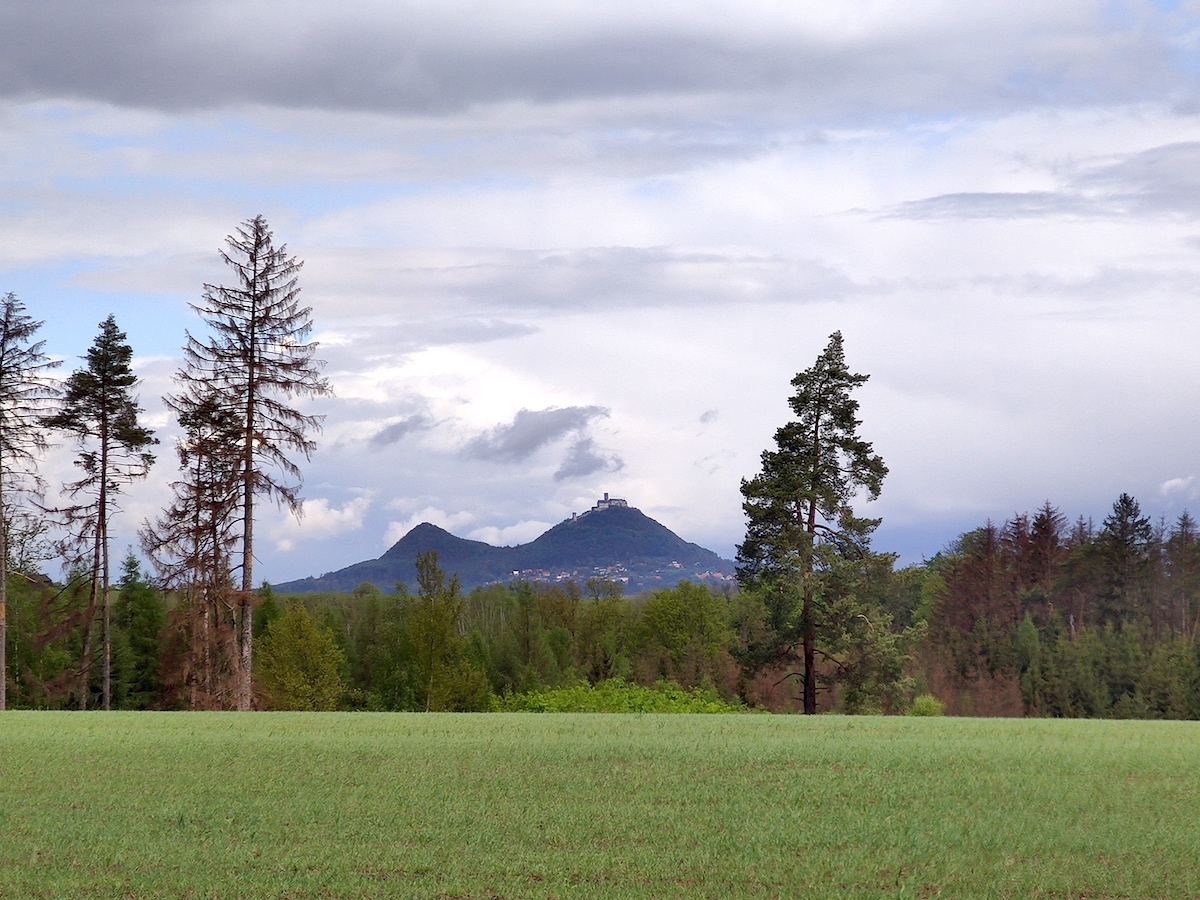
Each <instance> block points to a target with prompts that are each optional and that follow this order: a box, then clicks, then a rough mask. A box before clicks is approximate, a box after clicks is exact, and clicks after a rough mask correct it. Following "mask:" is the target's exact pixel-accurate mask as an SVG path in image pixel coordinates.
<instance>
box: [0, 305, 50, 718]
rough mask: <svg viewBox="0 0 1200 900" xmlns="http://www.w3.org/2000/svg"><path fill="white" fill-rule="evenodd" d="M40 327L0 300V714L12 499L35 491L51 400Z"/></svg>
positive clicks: (4, 694)
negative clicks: (43, 421)
mask: <svg viewBox="0 0 1200 900" xmlns="http://www.w3.org/2000/svg"><path fill="white" fill-rule="evenodd" d="M42 324H43V323H41V322H38V321H35V320H34V319H33V318H32V317H30V316H28V315H26V313H25V305H24V304H23V303H21V301H20V300H18V299H17V297H16V295H15V294H13V293H12V292H9V293H7V294H5V295H4V296H3V297H2V298H0V516H2V517H3V520H2V521H0V710H4V709H6V708H7V706H8V575H9V563H10V561H11V560H12V558H13V556H14V553H13V542H12V540H11V539H12V537H13V525H14V523H15V522H16V521H17V519H18V518H19V517H20V513H19V512H18V510H17V506H16V504H15V503H14V502H13V496H14V495H15V494H18V493H21V492H24V491H28V490H30V489H33V490H37V489H39V488H40V486H41V480H40V479H39V478H38V475H37V458H38V457H37V455H38V452H39V451H41V450H43V449H45V446H46V437H45V431H44V430H43V429H42V426H41V417H42V415H43V414H44V413H45V412H46V408H47V405H48V404H49V403H50V402H51V401H52V400H53V399H54V398H55V397H56V396H57V389H56V386H55V384H54V382H53V381H52V380H51V379H50V377H49V373H50V370H51V369H53V368H54V367H55V366H57V365H58V363H57V362H54V361H51V360H49V359H47V358H46V355H45V353H44V352H43V351H44V348H45V342H44V341H34V340H33V336H34V335H35V334H36V333H37V331H38V329H39V328H41V327H42Z"/></svg>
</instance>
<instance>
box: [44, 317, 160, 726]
mask: <svg viewBox="0 0 1200 900" xmlns="http://www.w3.org/2000/svg"><path fill="white" fill-rule="evenodd" d="M132 359H133V350H132V348H131V347H130V346H129V344H127V343H126V342H125V333H124V332H123V331H121V330H120V329H118V328H117V323H116V320H115V319H114V318H113V316H111V315H110V316H109V317H108V318H106V319H105V320H104V321H103V322H101V323H100V333H99V334H98V335H97V336H96V339H95V341H94V342H93V344H92V346H91V348H90V349H89V350H88V352H87V356H85V357H84V360H85V361H86V363H87V365H86V366H85V367H84V368H82V369H77V370H76V371H75V372H73V373H72V374H71V377H70V378H68V379H67V383H66V389H65V391H64V395H63V401H62V406H61V408H60V409H59V410H58V412H56V413H55V414H54V415H51V416H49V417H47V418H46V419H44V420H43V421H44V424H45V425H47V426H48V427H50V428H54V429H57V430H60V431H64V432H66V433H67V434H69V435H70V436H71V437H73V438H74V439H75V442H76V444H77V446H78V448H79V455H78V457H77V458H76V460H75V465H76V466H78V467H79V468H80V469H81V470H82V471H83V477H82V478H80V479H79V480H78V481H74V482H70V483H68V484H65V485H64V486H63V487H64V489H65V490H66V491H67V493H68V494H69V495H70V496H71V497H72V498H80V497H83V498H84V500H83V502H80V503H77V504H75V505H73V506H69V507H67V508H66V509H64V510H62V512H64V513H65V514H66V518H67V523H68V525H69V526H72V530H73V533H74V538H75V541H76V543H77V546H79V547H80V548H87V550H86V552H89V553H90V563H91V572H90V575H89V578H90V581H89V584H90V590H89V600H88V607H87V611H86V613H85V618H84V623H83V624H84V638H83V651H82V657H81V665H80V674H79V708H80V709H86V708H87V695H88V675H89V673H90V669H91V657H92V631H93V627H94V620H95V615H96V610H97V608H98V607H99V606H101V605H103V613H104V617H103V623H104V624H103V635H104V638H103V639H104V675H103V689H102V690H103V704H104V708H105V709H109V708H110V707H111V702H112V683H111V675H112V673H111V668H112V605H111V602H110V598H109V591H108V587H109V561H108V523H109V517H110V516H111V515H112V513H113V512H114V511H115V510H116V509H117V501H116V498H117V497H118V495H119V494H120V492H121V488H122V485H124V484H127V483H129V482H131V481H135V480H137V479H141V478H145V477H146V475H147V473H148V472H149V470H150V466H151V464H152V463H153V462H154V455H153V454H152V453H151V452H150V450H149V448H150V447H151V446H152V445H154V444H157V443H158V440H157V439H156V438H155V437H154V433H153V432H152V431H150V430H149V429H147V428H144V427H143V426H141V425H140V424H138V414H139V413H140V412H141V411H142V410H141V408H140V407H139V406H138V405H137V400H136V398H135V397H134V396H133V393H132V391H133V388H134V387H135V386H136V385H137V377H136V376H135V375H134V374H133V369H132V366H131V362H132Z"/></svg>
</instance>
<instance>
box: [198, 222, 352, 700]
mask: <svg viewBox="0 0 1200 900" xmlns="http://www.w3.org/2000/svg"><path fill="white" fill-rule="evenodd" d="M221 258H222V260H223V261H224V262H225V264H226V265H227V266H229V268H230V270H231V271H232V273H233V279H232V280H233V283H232V284H231V285H224V284H221V285H212V284H206V285H205V286H204V296H203V299H202V300H201V302H200V303H198V304H192V308H193V309H195V310H196V312H197V313H199V315H200V317H201V318H202V319H204V321H205V323H206V324H207V325H208V328H209V334H208V335H207V336H206V337H205V338H204V339H203V340H202V339H199V338H196V337H195V336H193V335H192V334H190V333H189V334H188V337H187V344H186V346H185V347H184V370H183V372H182V373H181V375H180V377H179V383H180V385H181V388H182V389H183V390H184V391H185V392H192V393H193V394H194V395H195V396H197V397H212V398H213V399H214V401H215V402H216V403H217V404H218V405H219V406H220V408H221V409H223V410H227V411H228V412H230V413H231V414H232V415H234V416H235V417H236V419H237V423H238V433H237V437H236V439H235V440H234V441H233V443H232V445H231V446H230V447H229V448H228V451H229V453H230V459H231V462H232V464H233V465H234V466H235V467H236V471H237V477H238V480H239V497H238V505H239V510H238V512H239V513H240V517H241V521H240V528H239V531H240V534H239V542H240V551H241V553H240V555H241V562H240V565H239V566H238V568H239V569H240V576H241V577H240V581H241V590H240V593H239V595H238V604H237V605H238V617H239V653H240V665H239V670H238V690H237V708H238V709H241V710H248V709H250V706H251V701H252V691H251V648H252V646H253V638H254V635H253V624H252V623H253V616H252V614H251V613H252V605H253V589H254V501H255V498H256V497H257V496H260V495H261V496H265V497H268V498H270V499H273V500H275V501H276V502H278V503H281V504H283V505H284V506H286V507H287V508H288V509H289V510H291V511H292V512H293V513H295V514H299V513H300V511H301V504H300V496H299V489H300V469H299V467H298V466H297V465H296V463H295V462H294V461H293V459H292V456H291V455H290V454H300V455H301V456H303V457H304V458H305V459H306V460H307V459H309V458H310V457H311V455H312V451H313V449H314V447H315V443H314V441H313V440H312V438H311V437H310V435H311V434H312V433H313V432H315V431H318V430H319V429H320V426H321V421H322V417H321V416H315V415H309V414H305V413H302V412H301V411H300V410H298V409H297V408H296V407H295V406H294V405H292V404H293V401H294V399H295V398H297V397H301V396H310V397H311V396H321V395H325V394H329V393H331V390H330V386H329V382H328V381H326V380H325V379H324V378H323V377H322V375H321V367H322V365H323V364H322V363H321V362H320V361H319V360H316V359H314V358H313V354H314V353H315V351H316V344H315V343H309V342H308V340H307V339H308V336H309V334H310V332H311V330H312V321H311V318H310V315H311V313H312V309H311V307H307V306H301V305H300V286H299V272H300V268H301V266H302V265H303V263H302V262H301V261H299V260H297V259H295V258H294V257H292V256H289V255H288V253H287V247H286V245H282V244H281V245H280V246H278V247H276V246H275V245H274V243H273V235H272V234H271V230H270V229H269V228H268V227H267V222H266V220H265V219H264V218H263V217H262V216H255V217H254V218H253V219H249V220H247V221H246V222H243V223H242V224H241V225H240V226H238V228H237V230H236V232H235V233H234V234H232V235H229V236H228V237H227V238H226V239H225V249H224V250H222V251H221Z"/></svg>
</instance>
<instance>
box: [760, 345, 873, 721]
mask: <svg viewBox="0 0 1200 900" xmlns="http://www.w3.org/2000/svg"><path fill="white" fill-rule="evenodd" d="M867 378H868V376H866V375H858V374H854V373H852V372H850V370H849V369H848V368H847V367H846V360H845V355H844V353H843V350H842V335H841V332H834V333H833V334H832V335H831V336H830V338H829V344H828V346H827V347H826V348H825V350H824V352H822V353H821V355H820V356H819V357H818V358H817V361H816V362H815V363H814V364H813V366H812V367H811V368H809V369H806V370H804V371H803V372H800V373H799V374H798V375H796V377H795V378H793V379H792V387H794V388H795V389H796V392H795V393H794V394H793V395H792V397H791V399H789V401H788V404H789V406H790V407H791V409H792V413H793V414H794V415H795V418H794V419H793V420H792V421H790V422H787V423H786V424H785V425H783V426H782V427H780V428H779V429H778V430H777V431H776V432H775V449H774V450H764V451H763V454H762V470H761V472H759V474H758V475H756V476H754V478H752V479H750V480H749V481H746V480H743V481H742V496H743V498H744V502H743V504H742V508H743V509H744V510H745V513H746V516H747V519H748V524H747V528H746V540H745V541H744V542H743V543H742V544H741V546H739V547H738V579H739V581H740V582H741V583H742V585H743V586H744V587H747V588H761V589H763V590H764V591H765V593H766V594H767V596H768V598H769V602H770V605H771V607H772V609H771V614H770V619H771V623H770V624H771V626H772V633H773V635H774V637H775V639H774V640H773V641H772V642H771V643H772V644H773V646H771V647H769V648H764V650H765V656H764V660H763V661H765V659H766V658H770V657H774V658H775V659H776V661H783V660H784V659H786V658H788V657H791V656H794V655H795V654H796V649H797V648H796V645H797V644H799V650H800V654H799V656H800V659H801V661H802V665H803V671H802V676H803V679H804V695H803V703H804V712H805V713H806V714H810V715H811V714H812V713H815V712H816V711H817V688H816V655H817V632H818V627H819V625H820V624H821V622H820V620H821V618H822V616H823V615H824V614H826V613H828V612H831V611H832V610H834V609H835V608H837V607H838V606H839V603H838V601H839V600H841V599H842V598H840V597H835V596H833V595H832V593H831V592H830V591H828V590H826V591H824V592H823V590H822V585H821V584H819V583H818V577H817V576H818V574H819V570H820V569H822V568H825V569H826V570H831V569H832V568H834V567H836V565H837V562H836V560H837V558H838V557H841V558H847V557H862V556H864V555H865V554H866V552H867V542H868V538H869V535H870V533H871V531H873V530H874V528H875V527H876V526H877V525H878V522H877V521H875V520H867V519H858V518H855V517H854V515H853V513H852V512H851V510H850V501H851V500H852V499H853V498H854V497H855V496H856V494H857V493H858V492H859V491H863V490H865V491H866V493H867V496H868V497H869V498H870V499H872V500H873V499H875V498H876V497H878V496H879V491H880V487H881V486H882V483H883V478H884V476H885V475H887V466H885V465H884V463H883V459H882V458H881V457H880V456H879V455H877V454H876V453H874V452H873V450H872V447H871V445H870V444H869V443H867V442H866V441H864V440H862V439H861V438H860V437H859V436H858V426H859V425H860V424H861V422H860V421H859V419H858V401H857V400H854V399H852V398H851V396H850V394H851V392H852V391H853V390H855V389H856V388H858V387H861V386H862V385H863V384H865V383H866V381H867ZM842 577H843V576H842V575H841V574H838V575H837V577H836V578H834V579H832V580H828V585H829V586H832V585H834V584H836V583H837V581H839V580H841V579H842Z"/></svg>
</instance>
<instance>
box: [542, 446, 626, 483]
mask: <svg viewBox="0 0 1200 900" xmlns="http://www.w3.org/2000/svg"><path fill="white" fill-rule="evenodd" d="M623 468H625V461H624V460H623V459H621V457H619V456H617V455H616V454H613V453H603V452H601V451H600V450H598V449H597V447H596V442H595V441H594V440H592V439H591V438H590V437H589V438H580V439H579V440H577V441H576V442H575V443H574V444H572V445H571V449H570V450H569V451H568V452H567V455H566V457H565V458H564V459H563V461H562V465H561V466H559V467H558V471H557V472H555V473H554V480H555V481H566V480H567V479H568V478H583V477H584V476H587V475H593V474H595V473H596V472H619V471H621V470H622V469H623Z"/></svg>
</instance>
